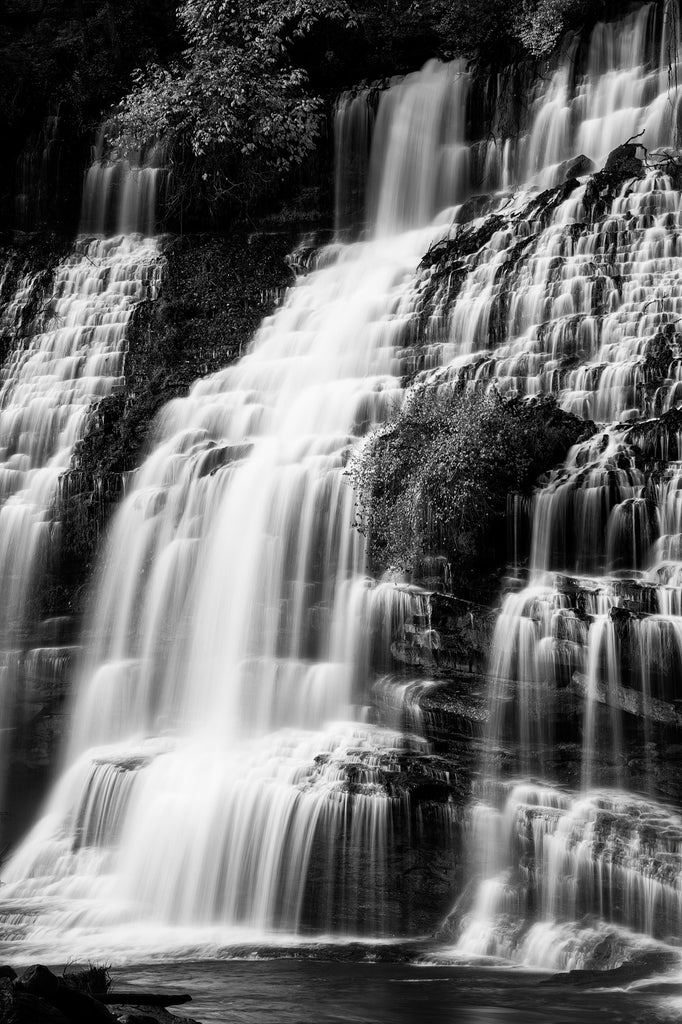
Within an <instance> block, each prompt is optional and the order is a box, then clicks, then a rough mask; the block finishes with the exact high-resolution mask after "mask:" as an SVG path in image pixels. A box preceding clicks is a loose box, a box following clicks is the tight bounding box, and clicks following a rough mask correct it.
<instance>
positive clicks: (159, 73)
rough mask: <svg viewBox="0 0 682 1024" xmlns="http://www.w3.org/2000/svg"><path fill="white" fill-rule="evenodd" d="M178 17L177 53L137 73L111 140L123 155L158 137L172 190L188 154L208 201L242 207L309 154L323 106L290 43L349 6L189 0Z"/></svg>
mask: <svg viewBox="0 0 682 1024" xmlns="http://www.w3.org/2000/svg"><path fill="white" fill-rule="evenodd" d="M178 20H179V24H180V26H181V28H182V31H183V33H184V37H185V40H186V44H187V45H186V47H185V49H184V51H183V52H182V54H181V57H180V58H179V59H178V60H175V61H173V62H171V63H170V64H167V65H165V66H162V65H159V64H153V65H150V66H148V67H147V68H146V70H144V71H138V72H137V73H136V75H135V79H134V86H133V89H132V91H131V92H130V93H129V94H128V95H127V96H126V97H125V98H124V100H123V101H122V103H121V104H120V107H119V109H118V111H117V112H116V114H115V116H114V117H113V119H112V121H111V124H110V128H109V137H110V140H111V142H112V144H113V145H114V146H116V147H117V148H118V149H119V150H121V151H123V152H124V153H128V152H130V151H131V150H139V149H141V148H142V149H143V148H145V147H148V146H150V145H151V144H153V143H154V142H155V141H156V140H157V139H161V140H162V141H163V142H164V143H165V145H166V146H167V147H168V155H169V159H170V162H171V164H172V165H174V167H175V185H176V189H179V190H180V192H182V190H183V184H184V185H185V187H187V185H188V184H189V183H188V182H185V183H183V178H182V174H183V168H184V167H185V166H186V164H187V162H188V160H189V162H190V163H192V164H193V165H194V167H195V168H197V167H198V168H199V170H200V174H199V176H198V178H197V176H196V174H195V176H194V178H193V179H192V181H191V187H192V190H194V189H196V188H197V186H198V187H199V189H201V190H202V191H203V192H204V193H205V200H206V202H207V204H208V205H209V207H214V208H215V207H217V206H219V205H220V204H221V203H225V202H232V203H234V204H236V205H238V204H240V203H244V202H245V201H246V200H247V199H248V197H249V194H250V192H252V191H253V190H254V188H255V189H256V190H262V189H264V188H267V186H268V183H269V182H271V181H272V180H273V179H274V180H276V179H278V178H281V177H282V176H283V175H286V174H287V173H288V172H289V171H290V170H291V169H292V168H293V167H294V166H296V165H298V164H301V163H302V162H303V161H304V160H305V158H306V157H307V156H308V155H310V154H311V153H312V151H313V150H314V148H315V144H316V140H317V136H318V133H319V129H320V124H321V118H322V105H321V101H320V99H319V97H317V96H316V95H315V94H314V93H313V92H312V91H311V90H310V89H309V88H308V78H307V74H306V72H305V70H304V69H303V68H301V67H298V66H296V64H295V63H294V62H293V60H292V48H293V47H294V46H295V44H296V41H297V40H300V39H302V38H305V37H306V36H307V35H308V33H310V32H311V31H312V30H313V28H314V27H315V26H317V25H318V23H320V22H321V21H326V22H330V21H331V22H340V23H343V24H345V25H348V26H350V25H352V23H353V15H352V11H351V9H350V7H349V6H348V5H347V4H346V3H345V0H318V2H317V3H312V2H311V0H274V2H270V3H262V2H257V0H185V2H184V3H183V4H181V6H180V8H179V11H178Z"/></svg>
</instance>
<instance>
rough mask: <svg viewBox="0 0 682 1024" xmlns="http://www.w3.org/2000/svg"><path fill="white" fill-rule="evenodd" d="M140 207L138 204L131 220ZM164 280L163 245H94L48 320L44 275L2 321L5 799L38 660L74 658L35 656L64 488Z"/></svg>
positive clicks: (82, 241) (1, 766) (146, 241)
mask: <svg viewBox="0 0 682 1024" xmlns="http://www.w3.org/2000/svg"><path fill="white" fill-rule="evenodd" d="M90 173H92V172H90ZM135 173H136V175H137V176H138V177H140V178H141V179H145V177H148V174H147V172H146V170H145V169H139V170H138V171H136V172H135ZM139 205H140V204H139V203H137V204H136V202H135V201H134V199H133V200H128V202H127V207H126V216H127V218H128V220H134V219H135V216H136V207H137V206H139ZM83 227H84V230H88V229H89V227H90V225H89V224H88V222H87V218H86V219H85V220H84V224H83ZM159 270H160V261H159V253H158V247H157V243H156V241H155V240H154V239H153V238H143V237H142V236H141V235H139V234H137V235H125V236H119V237H115V238H107V239H104V238H101V237H93V236H92V235H90V236H87V235H82V236H81V237H80V238H79V239H78V240H77V242H76V244H75V247H74V250H73V252H72V253H71V255H69V256H68V257H66V258H65V259H64V260H62V261H61V263H60V264H59V265H58V266H57V268H56V270H55V272H54V277H53V281H52V283H51V286H50V287H51V294H50V292H49V291H48V292H47V295H46V296H45V297H43V298H42V299H41V304H40V305H39V307H38V309H37V311H35V306H36V295H37V287H36V285H37V280H36V279H37V278H38V277H39V276H40V275H31V274H28V275H20V277H19V281H18V285H17V288H16V292H15V294H14V296H13V298H12V299H11V300H10V301H9V302H8V303H7V304H6V306H5V307H4V309H3V312H2V328H3V331H4V333H5V334H6V336H8V337H9V338H11V339H12V345H11V348H10V352H9V355H8V356H7V358H6V360H5V363H4V365H3V367H2V370H1V371H0V379H1V385H0V583H1V586H2V591H3V600H2V606H1V608H0V686H1V687H2V700H1V701H0V779H1V780H2V781H1V782H0V794H2V789H3V787H4V785H5V783H6V780H7V776H8V772H9V771H10V762H11V759H12V753H13V744H14V739H15V733H16V731H17V730H18V729H20V727H21V724H22V720H23V718H24V717H25V716H26V715H28V714H30V708H31V705H32V701H33V700H35V699H36V698H35V696H32V694H31V686H32V679H33V677H34V666H35V664H36V660H38V661H40V660H42V661H45V660H47V661H50V660H52V663H53V666H54V669H55V670H56V669H57V668H58V667H59V666H60V665H61V664H62V660H63V656H64V650H65V649H64V648H54V647H52V646H50V647H44V648H35V647H33V646H32V644H35V642H36V639H37V633H38V632H39V630H38V629H37V626H36V622H37V621H39V619H40V616H41V611H42V609H41V604H40V595H41V587H42V581H43V578H44V574H45V572H46V571H47V570H48V569H49V567H50V565H51V563H52V561H53V560H54V557H55V553H56V552H57V551H58V549H59V521H58V516H57V508H56V506H57V500H58V495H59V487H60V480H61V478H62V477H63V474H64V473H65V471H66V470H68V468H69V465H70V462H71V458H72V455H73V452H74V449H75V446H76V444H77V443H78V441H79V440H80V438H81V437H82V436H83V434H84V431H85V429H86V425H87V422H88V416H89V414H90V411H91V409H92V408H93V405H94V404H96V403H97V402H98V401H99V400H100V399H102V398H103V397H105V396H106V395H108V394H110V393H111V392H112V391H113V389H115V388H116V387H119V386H121V385H122V383H123V361H124V356H125V344H126V328H127V324H128V322H129V320H130V317H131V315H132V311H133V309H134V307H135V305H136V304H137V303H138V302H139V301H141V300H142V299H144V298H150V297H152V296H154V294H155V293H156V286H157V282H158V276H159ZM43 614H44V613H43ZM49 677H50V671H48V678H49ZM46 689H48V690H49V685H47V686H46ZM38 701H39V698H38Z"/></svg>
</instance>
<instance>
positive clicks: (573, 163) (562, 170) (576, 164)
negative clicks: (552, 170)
mask: <svg viewBox="0 0 682 1024" xmlns="http://www.w3.org/2000/svg"><path fill="white" fill-rule="evenodd" d="M595 170H596V166H595V163H594V161H593V160H590V158H589V156H585V154H584V153H581V154H580V156H576V157H574V158H573V159H572V160H564V162H563V163H562V164H559V170H558V177H559V180H560V181H570V179H571V178H582V177H583V175H585V174H592V173H593V172H594V171H595Z"/></svg>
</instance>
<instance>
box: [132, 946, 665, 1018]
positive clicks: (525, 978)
mask: <svg viewBox="0 0 682 1024" xmlns="http://www.w3.org/2000/svg"><path fill="white" fill-rule="evenodd" d="M240 955H241V958H240V959H228V960H215V961H205V962H200V963H192V962H181V963H161V964H154V965H153V966H130V967H126V968H122V969H118V970H114V971H113V972H112V981H113V985H114V987H116V988H122V987H124V986H125V987H126V988H131V987H139V988H145V989H147V990H149V989H150V988H153V989H154V990H157V991H162V990H164V989H165V990H168V991H176V992H177V991H183V992H189V993H191V995H192V1002H191V1003H189V1004H187V1005H186V1006H185V1007H178V1008H174V1009H173V1012H174V1013H177V1014H178V1016H179V1017H183V1018H184V1017H190V1018H192V1019H195V1020H197V1021H200V1022H201V1024H218V1022H220V1024H270V1022H272V1024H300V1022H301V1021H304V1020H305V1021H307V1020H311V1021H314V1022H315V1024H327V1022H329V1024H332V1022H334V1024H341V1022H343V1024H360V1022H363V1024H364V1022H367V1024H370V1022H371V1024H416V1022H419V1024H431V1022H433V1024H449V1022H453V1024H455V1022H456V1024H493V1022H494V1024H516V1022H518V1024H529V1022H538V1024H564V1022H574V1021H575V1022H578V1021H579V1022H581V1024H592V1022H594V1021H597V1020H599V1021H600V1022H601V1024H610V1022H626V1024H635V1022H642V1024H656V1022H661V1024H664V1022H667V1021H672V1020H679V1017H680V1012H681V1011H682V966H681V967H678V968H677V969H676V968H675V966H674V965H673V964H671V963H666V958H665V957H664V956H662V957H661V960H660V966H659V967H658V968H657V967H656V966H655V960H654V961H651V962H649V965H648V966H649V972H650V973H649V974H648V975H647V976H646V977H645V978H643V979H641V978H640V979H638V978H637V977H636V975H637V971H636V970H635V971H634V972H633V977H632V978H630V980H623V979H622V978H620V977H618V976H617V975H616V976H613V977H611V976H610V973H609V972H606V973H605V974H604V975H603V976H602V977H600V978H599V979H598V980H596V981H595V980H594V976H593V975H592V973H591V972H590V973H589V976H588V975H586V976H584V977H582V976H576V975H571V974H567V975H565V976H562V977H560V978H557V976H556V975H552V974H550V973H548V972H545V973H539V972H537V971H528V970H525V969H521V968H511V967H509V966H502V965H498V964H494V963H488V964H486V963H485V962H481V963H480V964H472V963H465V962H452V961H448V960H447V959H445V955H444V957H443V958H439V955H438V952H437V951H434V952H433V953H431V954H424V953H421V954H417V955H416V956H415V950H414V949H411V950H410V948H409V947H405V946H379V947H371V946H367V947H364V949H362V948H360V949H359V948H358V947H357V946H356V945H353V946H352V947H343V946H335V947H331V948H329V947H322V948H320V947H317V948H312V949H311V947H300V948H299V949H298V950H297V951H296V953H295V955H293V956H292V951H291V950H288V951H286V952H285V951H283V950H282V951H279V953H278V951H277V950H267V951H266V950H260V951H254V952H253V953H251V954H250V955H249V954H245V953H243V952H242V953H241V954H240ZM244 957H245V958H244ZM640 973H641V972H640Z"/></svg>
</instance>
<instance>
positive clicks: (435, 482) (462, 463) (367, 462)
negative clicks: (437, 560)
mask: <svg viewBox="0 0 682 1024" xmlns="http://www.w3.org/2000/svg"><path fill="white" fill-rule="evenodd" d="M584 429H585V425H584V423H583V422H582V421H581V420H579V419H577V417H575V416H570V415H568V414H566V413H563V412H562V411H561V410H559V409H558V407H557V405H556V403H555V401H554V400H553V399H551V398H549V399H543V400H541V401H536V402H533V403H528V402H526V401H522V400H521V399H519V398H502V397H501V396H500V395H499V394H498V392H497V391H495V390H489V391H486V392H482V391H471V390H469V389H466V388H463V387H453V388H448V389H447V390H445V391H443V390H440V389H437V388H434V387H422V388H419V389H417V390H416V391H414V392H413V393H412V394H411V395H409V396H408V398H407V400H406V402H405V405H404V406H403V408H402V409H401V411H400V413H399V414H398V415H397V416H396V417H395V418H394V419H393V420H392V421H390V422H389V423H387V424H386V425H384V426H382V427H381V428H380V429H378V430H377V431H376V432H375V433H374V434H372V435H370V437H369V438H368V439H367V441H366V443H365V445H364V447H363V448H362V450H361V451H360V452H359V453H358V454H357V455H356V456H355V457H354V458H353V460H352V461H351V465H350V470H349V471H350V476H351V480H352V482H353V485H354V487H355V489H356V494H357V522H358V526H359V528H360V529H361V531H362V532H364V533H366V534H367V536H368V540H369V550H370V559H371V562H372V564H373V568H375V569H377V570H382V569H386V568H393V569H399V570H408V571H412V572H415V573H419V571H420V567H421V565H422V563H423V562H424V560H425V559H426V558H428V557H430V556H433V555H445V556H446V557H447V559H448V561H449V562H450V563H451V565H452V569H453V575H454V576H455V577H457V578H458V579H459V580H460V581H461V580H464V579H466V577H467V575H468V574H469V573H470V572H471V571H472V569H473V568H474V566H478V567H480V565H481V563H482V561H485V558H483V559H482V555H485V553H484V552H482V550H481V548H482V544H483V542H484V538H485V537H486V536H487V537H491V536H492V537H494V536H495V529H496V527H500V529H501V530H502V540H503V541H504V529H503V520H504V514H505V510H506V502H507V495H508V494H509V492H511V491H516V490H524V489H527V488H529V487H530V486H531V484H532V483H533V482H534V481H535V480H536V479H537V477H538V475H539V474H540V473H541V472H543V471H545V470H547V469H549V468H551V467H552V466H553V465H555V464H556V463H557V462H559V461H560V460H561V459H562V458H563V456H564V454H565V452H566V450H567V449H568V447H569V446H570V445H571V444H574V443H575V441H576V440H577V438H578V436H579V435H580V434H581V433H582V432H583V431H584ZM502 546H503V545H502ZM495 547H496V550H495V551H494V552H492V555H493V557H495V555H499V545H495ZM489 553H490V552H489Z"/></svg>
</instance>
